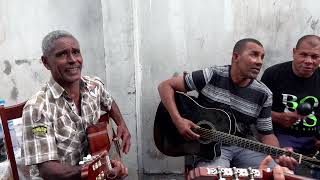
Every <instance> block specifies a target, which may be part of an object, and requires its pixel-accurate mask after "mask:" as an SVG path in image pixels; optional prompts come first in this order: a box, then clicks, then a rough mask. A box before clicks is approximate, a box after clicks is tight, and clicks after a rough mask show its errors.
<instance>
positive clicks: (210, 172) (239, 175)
mask: <svg viewBox="0 0 320 180" xmlns="http://www.w3.org/2000/svg"><path fill="white" fill-rule="evenodd" d="M284 176H285V179H286V180H313V179H312V178H307V177H303V176H298V175H294V174H288V173H284ZM204 179H219V180H222V179H241V180H247V179H262V180H273V179H274V178H273V172H272V171H271V170H270V169H267V170H264V171H261V170H259V169H252V168H247V169H244V168H235V167H233V168H221V167H197V168H195V169H192V170H190V171H189V174H188V177H187V180H204Z"/></svg>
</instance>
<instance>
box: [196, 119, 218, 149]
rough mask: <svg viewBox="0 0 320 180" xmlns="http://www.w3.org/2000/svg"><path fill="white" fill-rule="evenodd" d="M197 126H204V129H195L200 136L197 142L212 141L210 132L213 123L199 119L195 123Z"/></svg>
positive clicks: (213, 128) (205, 142) (208, 142)
mask: <svg viewBox="0 0 320 180" xmlns="http://www.w3.org/2000/svg"><path fill="white" fill-rule="evenodd" d="M197 125H198V126H200V127H201V128H204V129H206V130H202V129H197V132H196V133H197V134H199V135H200V138H199V139H198V141H199V143H201V144H210V143H212V142H213V140H214V139H213V138H211V137H210V136H211V134H212V133H211V132H212V130H215V127H214V125H213V124H212V123H211V122H210V121H207V120H201V121H199V122H198V123H197ZM204 136H206V137H205V138H204Z"/></svg>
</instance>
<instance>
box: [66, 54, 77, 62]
mask: <svg viewBox="0 0 320 180" xmlns="http://www.w3.org/2000/svg"><path fill="white" fill-rule="evenodd" d="M68 62H70V63H74V62H76V57H75V56H74V55H73V54H72V53H70V54H69V56H68Z"/></svg>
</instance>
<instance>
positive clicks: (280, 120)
mask: <svg viewBox="0 0 320 180" xmlns="http://www.w3.org/2000/svg"><path fill="white" fill-rule="evenodd" d="M271 116H272V122H273V123H275V124H277V125H279V126H281V127H284V128H287V127H290V126H292V125H293V124H294V123H296V122H297V121H298V120H299V119H301V118H303V116H301V115H299V114H298V113H297V112H296V111H295V112H275V111H272V114H271Z"/></svg>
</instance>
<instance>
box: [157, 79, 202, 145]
mask: <svg viewBox="0 0 320 180" xmlns="http://www.w3.org/2000/svg"><path fill="white" fill-rule="evenodd" d="M158 91H159V95H160V98H161V101H162V103H163V105H164V106H165V107H166V109H167V110H168V112H169V114H170V116H171V119H172V121H173V124H175V126H176V127H177V129H178V131H179V133H180V134H181V135H182V136H183V137H184V138H185V139H188V140H193V139H197V138H199V135H197V134H196V133H194V132H193V131H192V130H191V128H196V127H197V125H196V124H194V123H193V122H192V121H190V120H188V119H184V118H183V117H181V115H180V113H179V111H178V109H177V105H176V102H175V98H174V94H175V91H182V92H187V88H186V87H185V82H184V77H183V76H177V77H173V78H171V79H168V80H166V81H163V82H162V83H160V84H159V86H158Z"/></svg>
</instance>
